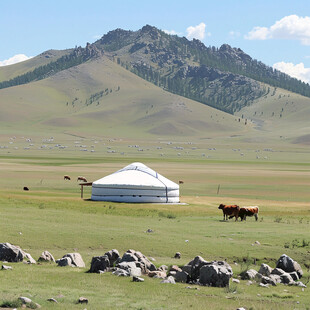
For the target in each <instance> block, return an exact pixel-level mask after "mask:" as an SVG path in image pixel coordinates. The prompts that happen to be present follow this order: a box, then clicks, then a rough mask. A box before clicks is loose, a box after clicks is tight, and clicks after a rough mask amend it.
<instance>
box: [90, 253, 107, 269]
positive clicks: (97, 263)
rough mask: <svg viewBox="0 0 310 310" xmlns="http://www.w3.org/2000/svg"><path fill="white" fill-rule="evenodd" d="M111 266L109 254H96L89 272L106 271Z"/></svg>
mask: <svg viewBox="0 0 310 310" xmlns="http://www.w3.org/2000/svg"><path fill="white" fill-rule="evenodd" d="M109 267H110V261H109V258H108V256H107V255H103V256H94V257H93V258H92V260H91V264H90V269H89V271H88V272H91V273H99V272H100V271H106V270H107V268H109Z"/></svg>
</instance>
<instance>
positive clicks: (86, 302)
mask: <svg viewBox="0 0 310 310" xmlns="http://www.w3.org/2000/svg"><path fill="white" fill-rule="evenodd" d="M78 303H79V304H88V299H87V298H85V297H80V298H79V300H78Z"/></svg>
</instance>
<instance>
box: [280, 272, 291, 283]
mask: <svg viewBox="0 0 310 310" xmlns="http://www.w3.org/2000/svg"><path fill="white" fill-rule="evenodd" d="M280 278H281V283H283V284H292V283H294V280H293V278H292V277H291V275H290V274H289V273H284V274H282V275H281V276H280Z"/></svg>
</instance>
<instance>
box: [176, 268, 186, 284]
mask: <svg viewBox="0 0 310 310" xmlns="http://www.w3.org/2000/svg"><path fill="white" fill-rule="evenodd" d="M174 279H175V282H181V283H187V282H188V281H189V276H188V273H187V272H185V271H183V270H182V271H178V272H177V273H176V274H175V276H174Z"/></svg>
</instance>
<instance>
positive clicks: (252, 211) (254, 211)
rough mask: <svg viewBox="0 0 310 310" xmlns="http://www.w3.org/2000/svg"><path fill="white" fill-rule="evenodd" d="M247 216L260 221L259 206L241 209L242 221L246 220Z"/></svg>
mask: <svg viewBox="0 0 310 310" xmlns="http://www.w3.org/2000/svg"><path fill="white" fill-rule="evenodd" d="M247 216H254V217H255V220H256V221H257V220H258V207H257V206H251V207H243V208H240V211H239V217H240V218H241V221H243V220H245V221H246V217H247Z"/></svg>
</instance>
